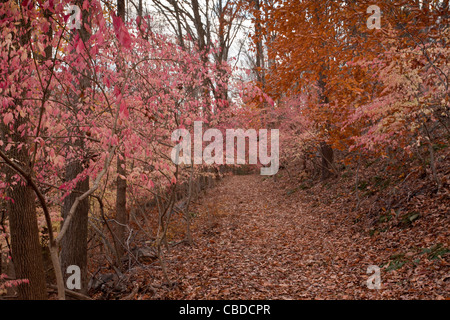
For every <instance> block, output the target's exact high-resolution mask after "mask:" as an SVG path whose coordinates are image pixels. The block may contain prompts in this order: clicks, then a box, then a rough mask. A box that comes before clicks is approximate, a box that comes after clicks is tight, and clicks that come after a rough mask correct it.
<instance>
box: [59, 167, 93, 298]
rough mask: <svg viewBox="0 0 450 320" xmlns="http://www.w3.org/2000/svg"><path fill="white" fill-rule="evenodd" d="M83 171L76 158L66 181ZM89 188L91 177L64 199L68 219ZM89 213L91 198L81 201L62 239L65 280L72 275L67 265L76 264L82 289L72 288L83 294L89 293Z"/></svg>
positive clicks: (79, 184) (64, 210)
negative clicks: (81, 196) (79, 199)
mask: <svg viewBox="0 0 450 320" xmlns="http://www.w3.org/2000/svg"><path fill="white" fill-rule="evenodd" d="M81 172H83V166H82V164H81V161H79V160H74V161H73V162H71V163H70V164H68V165H67V167H66V181H71V180H73V179H75V178H76V177H77V176H78V175H79V174H80V173H81ZM88 190H89V178H86V179H85V180H83V181H80V182H78V183H77V185H76V187H75V189H74V190H73V191H72V192H71V194H70V195H68V196H67V197H66V198H65V199H64V205H63V210H62V216H63V218H64V219H66V217H67V215H68V214H69V211H70V208H71V207H72V205H73V203H74V202H75V199H76V198H77V197H79V196H80V195H81V194H83V193H85V192H86V191H88ZM88 215H89V198H86V199H84V200H83V201H81V202H80V204H79V205H78V207H77V210H76V212H75V214H74V216H73V218H72V220H71V221H70V224H69V227H68V229H67V232H66V234H65V235H64V237H63V238H62V240H61V254H60V260H61V268H62V272H63V275H64V282H66V281H67V278H68V277H69V276H70V275H71V274H68V273H66V271H67V267H69V266H70V265H76V266H78V267H79V268H80V271H81V289H80V290H77V289H72V290H74V291H77V292H81V293H83V294H86V293H87V284H88V278H87V237H88Z"/></svg>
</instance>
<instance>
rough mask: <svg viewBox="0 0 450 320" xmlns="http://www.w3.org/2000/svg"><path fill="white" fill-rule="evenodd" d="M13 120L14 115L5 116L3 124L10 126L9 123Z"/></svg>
mask: <svg viewBox="0 0 450 320" xmlns="http://www.w3.org/2000/svg"><path fill="white" fill-rule="evenodd" d="M13 119H14V117H13V114H12V113H7V114H5V115H4V116H3V123H4V124H6V125H8V123H10V122H11V121H12V120H13Z"/></svg>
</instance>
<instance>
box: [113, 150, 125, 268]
mask: <svg viewBox="0 0 450 320" xmlns="http://www.w3.org/2000/svg"><path fill="white" fill-rule="evenodd" d="M122 165H123V167H122ZM117 173H118V177H117V193H116V221H117V222H116V227H115V234H116V236H117V240H118V242H119V245H118V246H117V250H118V252H117V255H118V257H119V259H121V258H122V257H123V255H124V254H125V247H124V245H125V240H126V236H127V234H126V231H127V228H126V225H127V224H128V215H127V211H126V207H127V180H125V179H122V178H121V177H120V176H124V177H125V175H126V170H125V158H122V160H121V159H120V156H117ZM118 267H120V266H118Z"/></svg>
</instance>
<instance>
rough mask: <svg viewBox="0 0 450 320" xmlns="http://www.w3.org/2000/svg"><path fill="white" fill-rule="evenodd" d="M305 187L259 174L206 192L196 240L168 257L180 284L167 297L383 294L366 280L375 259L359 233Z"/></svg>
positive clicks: (196, 207) (198, 208) (231, 179)
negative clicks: (311, 199)
mask: <svg viewBox="0 0 450 320" xmlns="http://www.w3.org/2000/svg"><path fill="white" fill-rule="evenodd" d="M301 192H302V191H301V190H300V191H299V192H296V193H295V194H289V192H286V190H282V189H280V188H277V184H276V183H275V182H274V181H273V180H272V179H267V178H264V176H259V175H247V176H231V177H226V178H225V179H224V180H222V181H220V182H219V183H218V184H217V185H216V186H215V187H214V188H212V189H209V190H207V191H205V193H204V194H203V195H202V197H200V199H199V201H198V202H199V204H198V205H194V206H193V207H192V209H191V210H190V211H191V212H198V213H199V216H198V217H197V218H196V219H194V221H195V223H194V226H193V237H194V241H195V243H196V245H195V246H193V247H187V246H182V245H179V246H176V247H175V248H174V249H173V250H171V252H170V253H169V254H168V255H166V259H167V262H168V266H169V272H170V275H171V280H172V281H175V282H177V286H176V288H175V289H172V290H170V291H168V292H167V296H166V297H165V298H183V299H336V298H337V299H339V298H340V299H352V298H368V297H369V296H368V295H370V296H371V297H372V298H376V297H378V298H380V296H379V295H378V294H377V293H376V292H374V291H377V290H369V289H368V288H367V286H366V280H367V277H368V275H367V274H366V270H367V266H368V265H370V264H371V263H370V261H365V259H367V258H369V256H368V255H367V254H364V252H363V251H365V249H364V248H361V246H360V245H356V243H355V241H354V240H355V239H356V238H359V236H360V235H359V234H358V233H357V232H355V231H353V230H352V229H351V224H348V223H346V218H345V217H342V216H339V215H333V216H331V215H330V213H328V214H326V213H320V212H316V211H315V210H310V209H311V208H305V205H304V204H303V203H302V201H301V199H300V198H299V195H300V194H301ZM309 206H310V204H309ZM327 215H328V216H327ZM347 220H348V219H347ZM359 240H361V239H359ZM359 242H361V241H359ZM362 243H367V244H370V240H369V239H368V241H367V242H365V241H363V242H362Z"/></svg>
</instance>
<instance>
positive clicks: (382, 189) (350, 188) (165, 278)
mask: <svg viewBox="0 0 450 320" xmlns="http://www.w3.org/2000/svg"><path fill="white" fill-rule="evenodd" d="M371 5H376V6H377V7H378V8H379V9H380V12H379V15H377V13H376V10H375V11H372V10H369V11H368V10H367V9H368V8H369V6H371ZM69 6H72V7H71V8H72V9H73V11H71V10H68V7H69ZM73 6H76V7H73ZM449 7H450V2H449V1H434V0H408V1H406V0H397V1H391V0H377V1H375V2H373V1H357V0H352V1H306V0H305V1H303V0H295V1H294V0H286V1H276V0H206V1H198V0H189V1H187V0H186V1H175V0H148V1H143V0H128V1H125V0H117V1H98V0H91V1H90V0H70V1H69V0H67V1H66V0H62V1H57V0H48V1H45V0H39V1H34V0H23V1H6V0H1V1H0V42H1V47H0V93H1V94H0V110H1V114H0V137H1V139H0V253H1V263H0V275H1V276H0V299H48V298H51V299H55V298H59V299H65V298H67V299H88V298H94V299H181V298H195V299H204V298H207V299H220V298H239V299H253V298H259V299H314V298H325V299H333V298H344V299H355V298H356V299H358V298H374V299H389V298H405V299H430V298H431V299H443V298H448V297H449V294H448V293H449V291H450V290H449V289H450V274H449V270H450V269H449V265H450V261H449V256H450V255H449V252H450V241H449V239H450V238H449V235H450V234H449V212H450V210H449V208H450V162H449V140H450V100H449V76H450V65H449V58H448V57H449V54H450V48H449V41H450V40H449V36H450V29H449ZM76 21H78V22H79V25H76V23H75V22H76ZM377 23H379V24H380V25H379V28H378V27H374V26H375V25H376V24H377ZM194 121H203V124H204V130H206V129H207V128H216V129H219V130H221V132H225V130H226V129H227V128H242V129H244V130H246V129H256V130H258V129H279V132H280V170H279V172H278V173H277V174H276V175H274V176H268V177H267V176H266V177H264V176H259V175H258V173H259V170H256V169H258V168H259V167H261V164H259V165H217V164H212V165H211V164H206V163H203V164H201V165H196V164H195V165H187V164H181V165H176V164H174V163H173V162H172V160H171V158H170V155H171V150H172V147H173V146H174V145H175V142H174V141H172V139H171V135H172V132H173V131H174V130H175V129H177V128H185V129H188V130H190V131H192V129H193V125H194ZM204 145H205V146H206V145H208V144H207V143H204ZM247 151H248V150H247ZM73 265H75V266H78V267H79V268H80V279H81V282H80V286H79V288H72V289H69V288H68V287H67V283H70V282H71V281H72V280H71V279H73V278H70V277H71V275H72V273H70V272H69V273H68V272H67V270H68V267H69V266H73ZM368 265H379V266H380V268H382V271H383V287H382V289H381V290H369V289H368V288H367V287H366V285H365V280H366V279H367V277H368V275H367V274H366V270H367V266H368Z"/></svg>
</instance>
